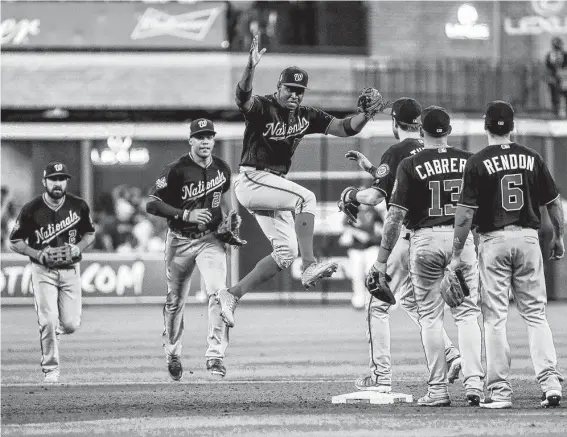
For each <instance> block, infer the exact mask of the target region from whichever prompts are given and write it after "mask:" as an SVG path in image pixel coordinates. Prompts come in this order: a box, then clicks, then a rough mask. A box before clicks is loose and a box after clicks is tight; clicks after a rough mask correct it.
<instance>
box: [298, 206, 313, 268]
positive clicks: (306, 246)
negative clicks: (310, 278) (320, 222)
mask: <svg viewBox="0 0 567 437" xmlns="http://www.w3.org/2000/svg"><path fill="white" fill-rule="evenodd" d="M314 228H315V216H314V215H313V214H310V213H308V212H300V213H299V214H297V215H296V216H295V232H296V233H297V241H298V243H299V251H300V253H301V259H302V260H303V268H304V269H306V268H307V267H308V266H309V264H311V263H312V262H313V261H315V255H313V230H314Z"/></svg>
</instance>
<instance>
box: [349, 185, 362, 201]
mask: <svg viewBox="0 0 567 437" xmlns="http://www.w3.org/2000/svg"><path fill="white" fill-rule="evenodd" d="M359 191H360V190H359V189H358V188H353V189H352V190H350V191H349V192H348V193H347V200H350V201H351V202H358V201H357V200H356V195H357V194H358V192H359Z"/></svg>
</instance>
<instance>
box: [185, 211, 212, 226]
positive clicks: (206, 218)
mask: <svg viewBox="0 0 567 437" xmlns="http://www.w3.org/2000/svg"><path fill="white" fill-rule="evenodd" d="M186 218H187V219H186ZM183 219H184V221H187V222H189V223H199V224H200V225H206V224H207V223H209V222H210V221H211V220H212V219H213V215H212V214H211V212H210V211H209V210H208V209H206V208H199V209H194V210H193V211H191V212H190V213H189V214H183Z"/></svg>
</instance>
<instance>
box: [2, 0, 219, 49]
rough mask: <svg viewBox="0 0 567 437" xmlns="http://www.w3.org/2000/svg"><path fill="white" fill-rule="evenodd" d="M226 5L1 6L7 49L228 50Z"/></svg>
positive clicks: (32, 4)
mask: <svg viewBox="0 0 567 437" xmlns="http://www.w3.org/2000/svg"><path fill="white" fill-rule="evenodd" d="M226 39H227V28H226V6H225V4H224V3H223V2H214V1H212V2H208V1H207V2H191V3H185V2H183V3H177V2H175V3H174V2H169V3H165V4H164V3H160V2H156V3H151V2H87V3H86V2H74V1H66V2H50V1H42V2H13V3H12V2H8V3H2V22H1V43H2V49H3V50H30V49H71V50H72V49H78V50H81V49H83V50H87V49H137V50H139V49H147V50H152V49H180V50H193V49H207V50H219V49H224V48H227V47H228V43H227V42H226Z"/></svg>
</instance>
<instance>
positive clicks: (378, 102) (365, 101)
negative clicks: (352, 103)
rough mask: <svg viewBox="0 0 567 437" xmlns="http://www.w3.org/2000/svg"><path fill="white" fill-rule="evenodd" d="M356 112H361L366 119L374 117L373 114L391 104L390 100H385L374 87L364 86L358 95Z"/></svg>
mask: <svg viewBox="0 0 567 437" xmlns="http://www.w3.org/2000/svg"><path fill="white" fill-rule="evenodd" d="M357 106H358V112H363V113H364V116H365V117H366V119H367V120H368V119H371V118H374V116H375V115H376V114H377V113H379V112H382V111H383V110H384V109H386V108H389V107H390V106H391V102H389V101H385V100H384V97H382V94H380V93H379V92H378V90H377V89H376V88H372V87H367V88H364V89H363V90H362V91H361V93H360V95H359V96H358V102H357Z"/></svg>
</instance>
